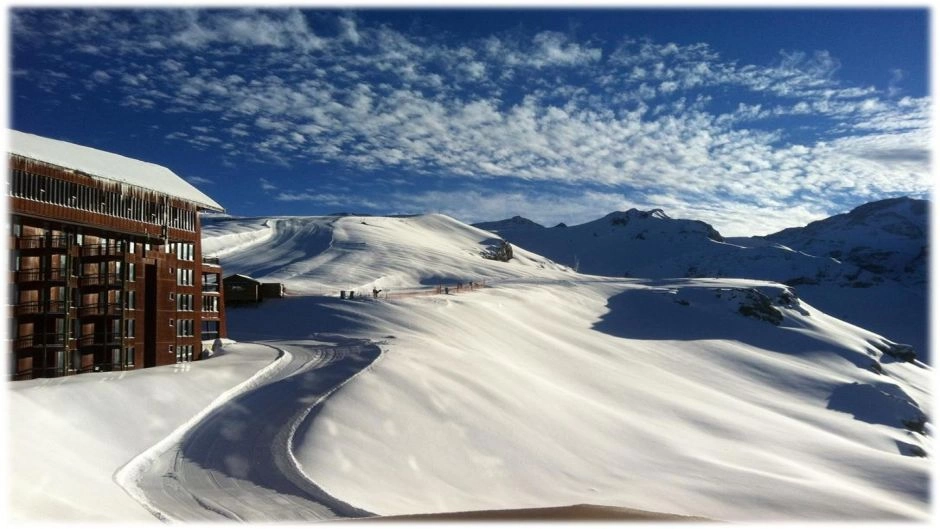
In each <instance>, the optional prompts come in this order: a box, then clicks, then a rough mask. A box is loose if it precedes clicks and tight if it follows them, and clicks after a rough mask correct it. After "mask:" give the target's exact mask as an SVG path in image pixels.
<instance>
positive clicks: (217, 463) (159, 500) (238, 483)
mask: <svg viewBox="0 0 940 529" xmlns="http://www.w3.org/2000/svg"><path fill="white" fill-rule="evenodd" d="M266 344H267V345H270V346H272V347H276V348H278V349H282V350H284V351H287V352H288V353H289V354H290V356H291V359H290V360H289V361H288V362H287V365H286V366H285V367H284V368H283V369H282V370H280V372H279V373H278V374H277V375H275V376H274V377H273V378H272V379H271V381H270V382H268V383H266V384H265V385H263V386H261V387H258V388H256V389H254V390H251V391H249V392H247V393H245V394H243V395H241V396H238V397H236V398H234V399H232V400H231V401H229V402H227V403H226V404H224V405H223V406H221V407H219V408H218V409H217V410H215V411H214V412H212V413H211V414H209V416H207V417H206V418H205V419H204V420H202V421H200V422H199V424H197V425H196V426H195V427H194V428H193V429H191V430H190V431H189V432H188V433H187V434H186V435H185V436H184V437H183V438H182V440H181V441H180V442H179V443H177V444H175V445H174V446H173V447H172V448H171V449H169V450H168V451H166V452H164V453H163V454H161V455H160V457H159V458H158V459H157V460H156V461H155V462H154V463H153V465H151V467H150V468H149V469H148V470H147V471H146V472H145V473H144V474H143V476H142V477H141V479H140V481H139V483H138V485H139V486H140V489H141V490H142V491H143V493H144V494H145V496H146V499H147V502H148V503H149V505H148V507H149V508H150V509H151V510H152V511H153V512H158V513H160V515H161V516H162V517H164V518H167V519H170V520H178V521H207V520H237V521H244V522H284V521H293V522H297V521H304V520H325V519H335V518H356V517H363V516H369V515H371V513H369V512H367V511H363V510H361V509H357V508H356V507H353V506H351V505H348V504H346V503H344V502H342V501H340V500H338V499H336V498H334V497H332V496H330V495H329V494H327V493H326V492H325V491H323V490H322V489H321V488H320V487H318V486H317V485H316V484H314V483H313V482H312V481H310V480H309V479H308V478H307V477H306V476H305V475H304V474H303V472H302V471H301V469H300V468H299V466H298V464H297V462H296V459H294V456H293V446H292V443H293V437H294V432H295V431H296V430H297V428H298V427H299V426H300V425H301V424H302V423H303V422H304V421H306V420H309V419H310V418H311V416H312V415H311V414H315V413H316V411H317V409H318V407H319V406H320V405H321V403H322V402H323V401H324V400H325V399H326V398H327V397H328V396H329V395H330V394H331V393H332V392H333V391H335V390H336V389H338V388H339V387H341V386H342V385H343V384H345V383H346V382H347V381H349V380H351V379H352V377H354V376H355V375H356V374H357V373H359V372H360V371H362V370H363V369H365V368H366V367H367V366H369V365H370V364H371V363H372V362H373V361H375V360H376V359H377V358H378V356H379V354H380V350H379V347H378V346H377V345H374V344H371V343H366V342H363V341H351V340H346V341H345V343H339V344H336V345H325V344H323V343H321V342H308V341H294V342H266Z"/></svg>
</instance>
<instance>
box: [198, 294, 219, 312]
mask: <svg viewBox="0 0 940 529" xmlns="http://www.w3.org/2000/svg"><path fill="white" fill-rule="evenodd" d="M202 311H203V312H219V298H218V296H202Z"/></svg>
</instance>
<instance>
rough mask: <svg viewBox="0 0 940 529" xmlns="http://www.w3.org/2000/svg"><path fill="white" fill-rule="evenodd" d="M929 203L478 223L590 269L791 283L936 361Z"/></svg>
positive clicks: (565, 262)
mask: <svg viewBox="0 0 940 529" xmlns="http://www.w3.org/2000/svg"><path fill="white" fill-rule="evenodd" d="M926 212H927V202H926V201H923V200H913V199H908V198H902V199H891V200H885V201H879V202H874V203H871V204H867V205H865V206H861V207H859V208H856V209H855V210H853V211H852V212H851V213H847V214H844V215H838V216H836V217H832V218H830V219H827V220H824V221H819V222H815V223H812V224H810V225H809V226H807V227H805V228H792V229H788V230H784V231H782V232H780V233H778V234H774V235H770V236H767V237H750V238H741V237H739V238H733V239H725V238H723V237H722V236H721V234H719V233H718V232H717V231H716V230H715V229H714V228H712V227H711V226H709V225H708V224H705V223H703V222H700V221H690V220H682V219H672V218H670V217H669V216H668V215H666V214H665V213H664V212H663V211H661V210H653V211H638V210H635V209H631V210H629V211H626V212H614V213H611V214H609V215H607V216H605V217H603V218H601V219H598V220H596V221H592V222H588V223H586V224H581V225H578V226H570V227H569V226H564V225H560V226H556V227H553V228H545V227H543V226H541V225H538V224H536V223H534V222H532V221H529V220H527V219H522V218H520V217H515V218H513V219H507V220H504V221H497V222H488V223H481V224H477V225H476V226H477V227H479V228H481V229H486V230H489V231H492V232H493V233H496V234H499V235H500V236H501V237H503V238H505V239H506V240H508V241H510V242H511V243H513V244H516V245H518V246H521V247H522V248H525V249H527V250H530V251H532V252H535V253H537V254H539V255H543V256H545V257H547V258H549V259H552V260H554V261H555V262H558V263H560V264H563V265H568V266H571V267H574V268H576V269H578V270H579V271H581V272H585V273H589V274H598V275H604V276H611V277H625V276H626V277H646V278H668V277H738V278H752V279H764V280H769V281H776V282H781V283H786V284H788V285H791V286H794V287H796V289H797V291H798V293H799V295H800V296H801V297H802V298H804V299H806V300H808V301H809V302H811V303H813V304H814V305H816V306H818V307H819V308H821V309H823V310H825V311H827V312H828V313H831V314H833V315H837V316H838V317H840V318H842V319H845V320H847V321H851V322H853V323H855V324H857V325H860V326H862V327H865V328H869V329H872V330H875V331H877V332H879V333H881V334H884V335H887V336H890V337H891V338H892V339H894V340H898V341H901V342H904V343H908V344H911V345H912V346H913V347H914V348H915V350H916V351H917V353H918V355H919V356H920V357H921V358H923V359H925V360H928V361H929V348H928V339H927V335H928V324H927V312H928V311H927V306H928V297H927V289H926V255H927V238H926V234H927V216H926Z"/></svg>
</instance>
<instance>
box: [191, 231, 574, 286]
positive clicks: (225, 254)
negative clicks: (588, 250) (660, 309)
mask: <svg viewBox="0 0 940 529" xmlns="http://www.w3.org/2000/svg"><path fill="white" fill-rule="evenodd" d="M203 238H204V241H203V253H204V254H205V255H215V256H218V257H220V258H221V262H222V265H223V268H224V270H225V273H226V274H232V273H239V274H245V275H248V276H251V277H254V278H255V279H259V280H263V281H269V282H281V283H285V284H286V285H287V288H288V290H289V291H290V292H292V293H298V294H299V293H308V294H310V293H321V294H323V293H332V294H336V293H338V291H339V290H347V289H352V290H363V289H364V290H371V289H372V287H373V286H374V287H376V288H379V289H382V290H389V289H401V288H414V287H418V286H422V285H424V286H432V285H437V284H439V283H447V284H453V283H457V282H467V281H470V280H473V279H474V278H480V277H488V278H492V279H501V278H508V277H516V276H518V275H519V274H524V273H526V271H527V270H528V269H530V268H538V269H550V270H557V271H562V272H563V271H565V270H566V269H565V267H563V266H559V265H556V264H555V263H553V262H551V261H549V260H548V259H545V258H543V257H541V256H538V255H534V254H532V253H530V252H526V251H524V250H520V251H517V252H515V253H514V256H515V259H513V260H512V261H510V262H509V263H503V262H498V261H493V260H489V259H483V258H482V257H481V253H485V252H486V251H487V250H488V249H489V248H491V247H492V246H493V245H494V244H496V243H497V242H498V239H497V238H494V236H493V235H492V234H491V233H487V232H485V231H483V230H480V229H477V228H474V227H472V226H468V225H466V224H463V223H461V222H458V221H456V220H454V219H452V218H450V217H447V216H445V215H420V216H413V217H358V216H356V217H274V218H221V217H214V218H211V219H207V221H206V222H205V224H204V226H203Z"/></svg>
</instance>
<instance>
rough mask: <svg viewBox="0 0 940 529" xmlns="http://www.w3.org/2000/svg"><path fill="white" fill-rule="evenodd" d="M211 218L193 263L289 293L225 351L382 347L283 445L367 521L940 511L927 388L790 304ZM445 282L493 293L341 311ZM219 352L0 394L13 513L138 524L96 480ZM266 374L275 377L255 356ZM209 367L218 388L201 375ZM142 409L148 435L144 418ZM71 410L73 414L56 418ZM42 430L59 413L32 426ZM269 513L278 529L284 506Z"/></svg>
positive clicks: (236, 329) (233, 316)
mask: <svg viewBox="0 0 940 529" xmlns="http://www.w3.org/2000/svg"><path fill="white" fill-rule="evenodd" d="M631 222H632V221H631ZM207 224H209V226H208V228H207V230H206V237H207V238H206V240H205V242H204V248H206V249H209V250H210V251H213V252H215V253H216V254H217V255H219V256H220V257H221V260H222V265H223V267H224V269H225V270H226V273H235V272H240V273H247V274H250V275H254V276H256V277H259V278H262V279H265V280H283V281H284V282H286V283H287V286H288V290H289V292H290V293H291V294H292V295H290V296H288V297H286V298H283V299H274V300H266V301H264V302H263V303H261V304H259V305H258V306H254V307H240V308H229V310H228V328H229V333H230V335H231V337H232V338H234V339H236V340H240V341H247V340H251V339H265V340H275V341H282V342H284V343H292V342H293V341H296V340H310V339H311V338H314V337H316V336H319V335H343V336H346V337H349V338H354V339H367V340H377V341H380V343H381V347H382V355H381V356H380V357H379V358H378V360H376V361H375V362H374V363H373V364H372V365H371V366H370V367H369V368H367V369H366V370H365V371H362V372H360V373H359V374H358V376H356V377H355V378H354V379H352V380H351V381H350V382H349V383H348V384H345V385H343V386H342V387H341V388H340V389H339V390H337V391H336V392H335V393H333V394H332V395H331V396H330V397H329V398H328V399H327V400H326V401H325V402H324V403H323V404H322V406H321V407H319V408H317V410H316V412H315V413H311V414H310V420H308V421H304V422H303V423H302V424H299V425H298V427H297V429H296V434H295V437H294V440H295V442H294V443H293V444H292V445H291V448H292V457H293V456H295V457H296V461H297V462H298V464H299V465H300V466H301V470H302V472H303V474H305V475H307V476H309V477H310V478H311V479H312V480H313V481H315V482H316V484H317V485H318V486H319V487H321V488H322V489H323V490H325V491H326V492H328V493H329V494H331V495H333V496H335V497H336V498H338V499H339V500H342V501H344V502H347V503H349V504H351V505H352V506H354V507H356V508H360V509H365V510H367V511H371V512H374V513H378V514H400V513H422V512H441V511H462V510H471V509H495V508H500V509H506V508H522V507H539V506H556V505H570V504H577V503H589V504H606V505H613V506H619V507H627V508H632V509H640V510H645V511H658V512H670V513H675V514H688V515H696V516H704V517H708V518H713V519H720V520H729V521H747V520H833V519H838V520H882V519H891V520H897V519H903V520H910V519H913V520H923V519H926V518H927V517H928V516H929V515H930V501H929V500H930V499H929V489H930V483H929V482H930V459H929V458H926V457H922V456H924V455H927V454H930V452H931V450H932V448H931V436H932V430H933V428H932V423H930V421H929V418H930V417H931V416H932V415H931V414H932V410H931V406H930V405H931V400H930V397H931V379H932V370H931V368H930V367H928V366H926V365H924V364H922V363H920V362H917V361H914V362H911V361H904V357H905V355H906V353H907V351H906V350H905V349H904V348H901V347H897V346H895V345H894V344H893V343H891V342H890V341H888V340H886V339H885V338H883V337H881V336H879V335H876V334H873V333H871V332H869V331H866V330H863V329H860V328H858V327H855V326H853V325H851V324H848V323H845V322H843V321H840V320H837V319H834V318H832V317H829V316H827V315H826V314H824V313H822V312H820V311H818V310H816V309H815V308H814V307H813V306H812V304H810V303H806V302H805V301H803V300H800V299H798V298H797V297H796V296H794V293H793V292H792V291H791V290H790V289H789V288H788V287H786V286H785V285H782V284H779V283H771V282H767V281H760V280H749V279H730V278H716V279H705V278H692V279H632V278H630V279H628V278H605V277H600V276H588V275H583V274H578V273H575V272H573V271H571V270H569V269H566V268H564V267H561V266H559V265H555V264H554V263H553V262H552V261H549V260H547V259H544V258H541V257H539V256H538V255H536V254H531V253H528V252H526V251H524V250H521V249H519V248H516V249H515V251H514V252H513V253H514V258H513V259H512V260H510V261H509V262H500V261H493V260H489V259H484V258H483V257H482V256H481V254H483V253H486V252H487V251H488V250H489V249H490V248H492V246H493V245H494V244H495V242H494V241H493V238H494V237H493V235H492V234H491V233H487V232H485V231H481V230H479V229H476V228H472V227H469V226H465V225H463V224H461V223H459V222H457V221H455V220H453V219H450V218H447V217H442V216H439V215H429V216H420V217H409V218H379V217H331V218H323V217H306V218H301V217H292V218H289V217H283V218H271V219H238V218H213V219H212V220H211V221H209V222H207ZM696 226H697V225H690V226H689V230H690V231H692V230H693V229H696ZM705 233H706V234H707V231H706V232H705ZM599 236H600V235H599ZM690 237H691V235H690ZM706 238H707V235H706ZM447 278H452V279H457V280H460V279H464V280H471V279H473V280H476V281H483V280H485V281H486V284H487V288H483V289H476V290H474V291H472V292H470V291H467V290H464V291H461V292H460V293H458V294H454V293H452V294H450V295H444V294H441V295H428V296H413V297H399V298H395V297H393V298H391V299H389V300H372V299H368V298H367V299H366V300H362V301H349V300H340V299H339V297H338V296H337V295H336V290H338V289H341V288H349V287H350V286H365V287H370V286H371V285H372V284H373V283H376V284H377V286H379V287H390V288H393V289H413V288H419V287H422V286H423V285H433V284H435V283H436V282H438V281H443V280H444V279H447ZM321 291H322V293H325V294H327V295H326V296H322V295H305V294H310V293H317V292H321ZM230 347H232V346H230ZM237 347H248V346H247V345H245V344H241V345H239V346H237ZM233 352H234V351H233ZM226 356H227V355H222V356H221V357H219V358H213V359H210V360H209V361H207V362H204V363H197V364H194V365H193V366H192V367H193V370H192V371H187V370H176V369H165V368H155V369H153V370H144V371H140V372H132V373H128V374H126V376H125V375H112V374H102V375H81V376H77V377H72V378H70V379H66V381H65V382H63V383H59V382H58V381H54V382H53V383H51V384H47V383H45V382H43V381H40V382H26V383H11V390H12V394H13V395H14V397H13V398H14V399H15V400H16V406H13V407H11V412H10V413H11V417H10V421H11V424H12V425H13V426H14V429H13V432H14V433H15V435H16V436H17V438H20V437H21V438H22V439H23V441H22V442H19V441H17V444H16V446H14V447H13V448H14V449H15V453H16V456H17V461H21V462H22V463H17V465H16V466H15V467H14V468H13V470H12V475H11V482H12V483H11V484H12V486H13V487H14V488H16V487H17V485H21V487H20V488H17V490H18V492H17V494H16V495H15V496H14V497H13V504H12V505H11V508H12V510H13V512H14V514H15V518H17V519H37V518H39V519H41V518H44V517H51V518H60V519H61V518H65V519H73V520H89V519H102V518H107V517H108V514H107V513H111V512H114V513H117V514H114V515H112V517H121V516H124V515H127V517H128V518H131V517H132V516H130V514H129V511H130V509H129V505H128V504H127V496H126V495H125V494H124V492H123V490H120V489H118V488H117V486H116V485H115V486H113V487H111V488H109V487H108V479H109V477H110V476H111V475H112V474H114V472H115V471H116V470H117V467H118V466H119V465H123V464H124V463H126V462H128V460H130V458H131V457H132V454H133V453H134V452H136V451H139V450H143V449H144V448H143V447H144V445H147V444H149V443H151V442H153V443H156V442H157V441H158V440H159V439H160V437H159V436H160V435H166V433H165V432H169V431H172V430H173V429H174V428H175V426H176V425H182V424H184V423H186V422H187V421H189V420H191V418H192V416H193V414H194V413H195V412H196V410H194V409H193V408H194V406H196V405H197V404H200V403H208V402H209V401H211V400H212V399H211V398H210V396H209V395H210V394H211V393H212V392H213V391H217V392H218V393H222V392H223V391H225V390H227V389H228V388H229V387H230V386H231V385H232V384H233V382H232V381H233V380H238V379H239V377H237V376H235V377H234V378H233V375H235V374H238V373H242V372H241V371H237V372H236V370H235V366H233V365H226V364H224V363H223V362H220V360H222V359H225V358H226ZM261 357H262V358H261V359H262V360H264V361H265V362H268V361H270V359H271V354H270V351H268V352H266V353H264V354H262V355H261ZM229 358H233V359H234V358H238V357H237V356H231V357H229ZM242 358H244V357H242ZM262 363H264V362H262ZM239 365H242V364H239ZM210 366H215V367H216V368H217V369H219V370H220V377H219V378H220V380H225V381H226V383H224V384H223V383H216V382H215V381H214V379H212V378H211V377H209V378H206V377H205V376H200V377H193V376H192V375H193V374H194V373H196V372H197V371H201V370H203V368H208V367H210ZM197 368H198V370H197ZM202 373H203V374H204V373H205V372H204V371H202ZM143 376H147V377H154V378H152V379H150V381H149V382H147V383H143V382H144V380H143V378H142V377H143ZM161 377H166V381H167V384H162V383H161V380H160V379H161ZM244 377H245V375H244V374H243V373H242V374H241V379H244ZM171 381H172V384H170V382H171ZM52 384H54V386H52V387H54V388H55V391H48V388H49V387H50V386H51V385H52ZM181 384H182V385H181ZM186 384H198V385H199V386H198V387H199V398H197V399H193V401H192V402H190V401H187V405H186V406H174V405H170V404H166V405H163V404H161V401H159V399H156V397H155V396H156V395H158V394H159V395H164V394H165V392H164V389H165V388H167V387H169V388H172V389H171V392H170V393H171V394H173V395H178V394H183V393H185V390H183V389H180V388H183V387H185V385H186ZM292 387H293V388H295V389H294V390H295V391H296V390H297V389H296V388H298V387H300V388H302V385H299V384H295V385H292ZM148 397H152V398H151V400H153V402H152V403H151V404H147V405H152V408H147V409H152V413H150V414H148V417H150V418H151V420H152V421H153V422H152V423H151V422H147V421H144V422H141V421H139V409H140V407H141V406H147V405H145V404H143V403H142V401H143V400H146V399H147V398H148ZM309 397H310V395H305V394H296V393H292V394H285V395H283V399H284V400H285V401H286V400H288V399H289V400H290V401H291V402H297V401H298V400H301V401H303V399H309ZM154 399H156V400H154ZM311 400H312V399H310V400H306V401H307V402H311ZM115 403H120V406H116V404H115ZM311 405H312V404H311ZM78 409H80V410H81V413H80V414H78V415H77V416H76V417H75V420H71V419H68V420H57V417H58V416H59V415H60V414H61V415H62V416H63V417H69V415H70V414H72V413H75V411H76V410H78ZM40 410H45V411H48V413H45V414H43V415H42V416H43V417H44V418H43V419H42V420H41V421H39V422H38V424H37V422H36V420H35V417H36V416H37V415H36V414H37V413H39V412H40ZM60 410H61V411H60ZM135 418H136V419H137V421H138V422H137V423H135V422H134V420H135ZM266 418H267V417H253V419H254V420H256V421H261V424H259V425H254V426H252V427H262V426H263V421H264V420H265V419H266ZM76 421H77V422H76ZM75 431H81V437H80V438H79V440H80V442H81V446H80V448H82V450H98V451H101V452H107V449H106V447H107V446H108V443H114V439H118V443H116V444H117V446H115V447H113V450H114V453H113V454H110V455H109V456H108V457H96V458H95V460H94V464H88V465H85V464H82V465H69V464H67V462H66V461H65V460H64V459H63V457H64V456H63V454H72V453H73V444H74V441H75V439H76V437H75V435H74V432H75ZM115 432H121V435H120V436H118V437H116V436H115ZM223 433H225V434H228V433H231V432H223ZM38 440H41V441H42V442H38ZM34 441H35V442H34ZM265 448H266V449H267V448H268V447H265ZM271 449H274V450H282V449H286V448H285V447H271ZM48 454H58V455H56V456H55V457H51V458H50V457H47V455H48ZM215 470H216V471H218V472H224V468H222V469H215ZM221 477H225V476H221ZM33 483H35V484H40V483H47V484H55V483H65V484H67V485H68V486H67V487H62V486H54V485H49V486H46V487H40V486H32V485H29V486H27V484H33ZM83 483H95V484H96V486H97V488H96V493H95V498H96V500H97V502H98V503H97V504H96V509H98V510H99V511H100V512H102V513H105V514H104V515H99V516H94V514H95V513H90V512H88V511H87V509H84V508H83V507H84V506H85V505H88V503H89V501H88V497H87V496H85V495H84V494H83V495H81V498H80V501H81V502H83V503H80V504H75V503H73V502H72V499H71V497H70V496H69V494H70V493H69V491H68V489H70V488H74V489H78V488H79V487H81V486H82V484H83ZM223 493H224V491H223ZM49 494H51V495H53V497H54V498H55V501H46V499H45V498H46V496H47V495H49ZM205 494H210V491H206V492H205ZM119 498H120V499H119ZM44 502H45V504H46V505H49V506H50V508H49V509H48V510H45V511H43V510H42V509H39V508H38V507H40V506H43V505H44ZM116 503H120V508H119V509H116V510H114V511H112V510H110V509H112V505H113V504H116ZM263 505H269V506H270V508H271V509H272V516H271V519H272V520H275V519H277V516H276V515H277V514H278V513H277V512H276V511H277V510H278V509H282V508H283V507H281V506H280V505H279V504H277V503H276V502H267V503H263ZM142 512H143V510H142Z"/></svg>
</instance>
